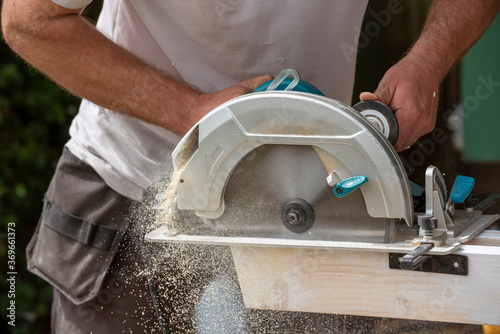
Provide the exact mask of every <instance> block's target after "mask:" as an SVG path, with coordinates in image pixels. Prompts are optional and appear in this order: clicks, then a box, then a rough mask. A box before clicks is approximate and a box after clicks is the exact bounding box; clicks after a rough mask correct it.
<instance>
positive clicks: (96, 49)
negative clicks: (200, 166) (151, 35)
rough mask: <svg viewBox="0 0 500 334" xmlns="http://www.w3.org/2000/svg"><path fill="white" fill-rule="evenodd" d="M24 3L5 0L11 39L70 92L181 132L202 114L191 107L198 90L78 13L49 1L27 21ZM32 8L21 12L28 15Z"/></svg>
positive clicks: (40, 67)
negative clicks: (118, 42) (64, 10)
mask: <svg viewBox="0 0 500 334" xmlns="http://www.w3.org/2000/svg"><path fill="white" fill-rule="evenodd" d="M8 6H13V7H10V8H9V7H8ZM16 6H17V8H16ZM23 6H24V7H27V5H26V4H25V2H24V1H16V0H9V1H6V2H5V3H4V13H5V12H10V13H9V17H10V18H11V20H7V23H5V24H4V33H5V37H6V40H7V41H8V43H9V44H10V45H11V47H12V48H13V49H14V51H16V52H17V53H18V54H19V55H20V56H21V57H23V58H24V59H25V60H26V61H27V62H28V63H30V64H31V65H33V66H34V67H36V68H37V69H39V70H40V71H42V72H43V73H45V74H46V75H47V76H49V77H50V78H51V79H52V80H54V81H55V82H57V83H59V84H60V85H61V86H63V87H64V88H66V89H67V90H69V91H70V92H71V93H73V94H75V95H77V96H80V97H85V98H87V99H89V100H91V101H92V102H94V103H96V104H98V105H101V106H103V107H105V108H109V109H111V110H114V111H117V112H120V113H125V114H128V115H130V116H133V117H137V118H140V119H143V120H145V121H148V122H151V123H153V124H157V125H160V126H163V127H165V128H168V129H171V130H172V131H174V132H177V133H178V134H183V133H184V132H185V131H186V130H187V129H188V128H189V126H191V125H192V124H193V123H194V122H195V121H197V119H199V117H200V115H192V110H193V109H194V108H191V106H193V105H194V104H195V101H196V99H197V98H198V97H199V96H200V93H199V92H197V91H196V90H194V89H192V88H191V87H189V86H187V85H184V84H181V83H179V82H177V81H175V80H173V79H171V78H170V77H168V76H167V75H165V74H163V73H161V72H160V71H158V70H156V69H155V68H153V67H151V66H150V65H148V64H147V63H145V62H144V61H142V60H140V59H139V58H137V57H136V56H134V55H133V54H131V53H129V52H127V51H126V50H124V49H123V48H121V47H120V46H118V45H116V44H115V43H113V42H112V41H110V40H109V39H107V38H106V37H105V36H103V35H102V34H101V33H99V32H98V31H97V30H96V29H95V28H94V27H93V26H92V25H91V24H90V23H89V22H87V21H86V20H85V19H84V18H83V17H81V16H80V15H79V14H78V13H72V12H68V13H63V14H61V13H60V10H61V9H60V7H55V6H56V5H54V4H53V3H51V2H49V1H45V3H44V5H43V6H42V7H41V8H38V9H37V10H36V11H34V12H33V14H32V15H31V16H32V19H31V22H26V21H25V20H23V19H16V14H15V13H18V12H19V11H20V9H21V8H20V7H23ZM29 10H30V8H23V10H22V11H23V12H24V13H25V14H24V15H26V12H27V11H29ZM12 13H14V14H12ZM9 22H10V23H9ZM5 30H6V31H5ZM190 118H192V119H190Z"/></svg>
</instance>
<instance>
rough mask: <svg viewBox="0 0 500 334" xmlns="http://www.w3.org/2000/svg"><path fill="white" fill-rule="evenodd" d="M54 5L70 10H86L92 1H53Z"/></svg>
mask: <svg viewBox="0 0 500 334" xmlns="http://www.w3.org/2000/svg"><path fill="white" fill-rule="evenodd" d="M52 2H53V3H55V4H57V5H59V6H61V7H64V8H68V9H78V8H85V7H87V5H88V4H89V3H91V2H92V0H52Z"/></svg>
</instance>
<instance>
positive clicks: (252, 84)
mask: <svg viewBox="0 0 500 334" xmlns="http://www.w3.org/2000/svg"><path fill="white" fill-rule="evenodd" d="M272 79H273V77H272V76H271V75H262V76H259V77H255V78H252V79H248V80H245V81H242V82H240V83H238V84H236V85H234V86H231V87H228V88H226V89H224V90H221V91H219V92H215V93H209V94H201V93H200V94H199V96H198V98H197V99H195V100H194V102H193V105H192V106H191V109H192V110H191V111H190V112H188V114H190V115H192V118H191V120H190V121H189V122H186V126H185V128H184V129H183V131H184V132H187V131H188V130H189V129H190V128H191V127H192V126H193V125H194V124H195V123H196V122H198V121H199V120H200V119H201V118H202V117H203V116H205V115H206V114H207V113H208V112H210V111H211V110H212V109H214V108H216V107H217V106H219V105H221V104H223V103H224V102H227V101H229V100H231V99H234V98H236V97H238V96H241V95H245V94H248V93H252V92H253V91H254V90H255V89H257V87H259V86H260V85H262V84H263V83H265V82H267V81H269V80H272Z"/></svg>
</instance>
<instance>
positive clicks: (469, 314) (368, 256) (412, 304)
mask: <svg viewBox="0 0 500 334" xmlns="http://www.w3.org/2000/svg"><path fill="white" fill-rule="evenodd" d="M495 242H496V240H495ZM231 249H232V252H233V257H234V261H235V265H236V271H237V273H238V279H239V282H240V286H241V289H242V293H243V297H244V300H245V305H246V307H248V308H256V309H271V310H282V311H298V312H314V313H330V314H346V315H361V316H374V317H388V318H404V319H416V320H429V321H446V322H458V323H471V324H490V325H500V247H495V246H478V245H464V246H462V247H461V248H460V250H459V251H458V252H457V253H459V254H462V255H466V256H468V258H469V275H468V276H457V275H445V274H436V273H424V272H409V271H402V270H393V269H389V266H388V255H387V254H385V253H376V252H365V251H333V250H313V249H292V248H268V247H248V246H231Z"/></svg>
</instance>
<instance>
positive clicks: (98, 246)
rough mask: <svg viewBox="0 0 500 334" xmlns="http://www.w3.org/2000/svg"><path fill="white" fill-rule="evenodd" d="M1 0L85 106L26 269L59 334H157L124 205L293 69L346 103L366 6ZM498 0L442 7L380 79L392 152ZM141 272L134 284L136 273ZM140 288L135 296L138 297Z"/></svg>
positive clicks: (12, 41)
mask: <svg viewBox="0 0 500 334" xmlns="http://www.w3.org/2000/svg"><path fill="white" fill-rule="evenodd" d="M90 1H91V0H53V1H50V0H4V4H3V17H2V30H3V33H4V37H5V39H6V41H7V42H8V43H9V45H10V46H11V47H12V49H13V50H14V51H15V52H17V53H18V54H19V55H20V56H21V57H23V58H24V59H26V61H27V62H29V63H30V64H32V65H33V66H35V67H36V68H38V69H39V70H40V71H42V72H43V73H45V74H46V75H47V76H48V77H50V78H51V79H53V80H54V81H55V82H57V83H59V84H60V85H61V86H63V87H64V88H66V89H67V90H68V91H70V92H71V93H73V94H75V95H77V96H80V97H82V98H84V100H83V101H82V105H81V108H80V112H79V114H78V115H77V116H76V117H75V120H74V122H73V124H72V126H71V129H70V133H71V137H72V139H71V140H70V141H69V142H68V143H67V145H66V149H65V151H64V153H63V156H62V158H61V161H60V162H59V165H58V168H57V170H56V174H55V176H54V178H53V181H52V183H51V186H50V187H49V190H48V191H47V195H46V199H45V208H44V213H43V215H42V219H41V222H40V224H39V226H38V229H37V232H36V234H35V236H34V238H33V240H32V242H31V243H30V245H29V247H28V257H29V267H30V270H32V271H33V272H35V273H36V274H38V275H39V276H41V277H43V278H44V279H45V280H47V281H48V282H50V283H51V284H52V285H54V287H55V288H56V289H55V294H54V303H53V330H54V332H56V333H67V332H72V333H84V332H85V333H88V332H92V333H108V332H122V331H123V332H134V333H136V332H139V331H142V332H154V331H155V330H158V328H157V324H156V323H155V322H154V318H155V314H154V310H153V308H152V306H151V305H150V302H149V300H147V299H146V300H144V298H139V301H138V303H139V305H136V304H135V299H136V297H135V296H134V295H133V293H135V294H137V295H143V294H147V287H146V286H145V281H144V280H141V279H137V280H132V281H128V280H127V281H125V277H126V274H124V272H125V271H126V269H127V268H131V269H130V270H133V268H134V265H133V261H131V260H130V259H129V258H127V256H126V254H127V249H126V248H127V247H126V242H124V241H123V238H122V236H123V234H124V233H125V231H126V228H127V223H126V220H125V219H124V218H123V216H124V214H125V213H126V211H127V210H128V206H129V205H130V200H133V201H140V200H141V196H142V192H143V190H144V189H145V188H146V187H148V186H149V185H150V184H152V183H154V182H155V181H157V178H158V177H159V175H162V174H164V173H165V172H164V171H165V170H166V169H168V168H169V166H170V161H169V160H168V157H169V153H170V152H171V150H172V149H173V148H174V147H175V144H176V142H177V141H178V139H179V136H182V135H183V134H185V133H186V132H187V131H188V129H190V128H191V127H192V126H193V125H194V124H195V123H196V122H197V121H198V120H199V119H200V118H201V117H203V116H204V115H205V114H206V113H207V112H209V111H210V110H212V109H213V108H214V107H216V106H218V105H220V104H221V103H223V102H225V101H227V100H229V99H231V98H234V97H237V96H240V95H243V94H246V93H250V92H252V91H253V90H254V89H255V88H256V87H258V86H259V85H260V84H262V83H263V82H265V81H267V80H269V79H270V78H271V77H270V76H269V74H276V73H279V71H280V70H281V69H283V68H295V69H297V70H298V71H299V72H300V73H301V75H302V77H303V78H304V79H305V80H307V81H309V82H311V83H313V84H314V85H316V86H317V87H318V88H319V89H320V90H322V91H323V92H324V93H325V94H326V95H327V96H330V97H332V98H334V99H337V100H340V101H342V102H345V103H347V104H350V102H351V101H350V98H351V94H352V84H353V81H354V63H355V62H354V61H351V62H347V60H346V59H345V57H344V56H343V54H342V50H341V48H340V47H339V45H340V44H341V43H342V42H343V41H349V42H350V41H352V40H355V39H356V38H355V37H356V32H355V31H356V30H355V29H354V28H355V27H359V26H361V21H362V18H363V14H364V10H365V7H366V3H367V0H359V1H347V0H336V1H334V0H314V1H302V0H289V1H286V2H285V1H263V0H252V1H245V0H215V1H194V0H183V1H175V0H149V1H140V0H122V1H105V2H104V6H103V10H102V13H101V16H100V18H99V22H98V24H97V29H95V28H94V27H93V26H92V25H91V24H89V23H88V22H87V21H86V20H85V19H84V18H82V17H81V16H80V14H81V12H82V10H83V8H84V7H85V6H86V5H87V4H88V3H89V2H90ZM499 7H500V1H493V0H473V1H472V0H435V1H434V2H433V4H432V6H431V8H430V11H429V14H428V18H427V22H426V24H425V26H424V29H423V31H422V34H421V36H420V38H419V39H418V41H417V42H416V43H415V45H414V46H413V48H412V49H411V51H410V52H409V53H408V54H407V55H406V56H405V57H404V58H403V59H402V60H401V61H400V62H398V63H397V64H396V65H394V66H393V67H392V68H391V69H390V70H389V71H388V72H387V73H386V75H385V76H384V77H383V79H382V80H381V82H380V84H379V87H378V88H377V90H376V91H375V92H374V93H373V94H372V93H363V94H361V96H360V98H361V100H370V99H377V100H380V101H381V102H383V103H385V104H387V105H389V107H391V109H392V110H394V111H395V113H396V117H397V118H398V121H399V124H400V136H399V139H398V142H397V143H396V145H395V148H396V149H397V150H398V151H401V150H404V149H406V148H408V147H409V146H411V145H412V144H413V143H414V142H415V141H416V140H417V139H418V138H419V137H420V136H421V135H423V134H425V133H427V132H429V131H431V130H432V129H433V127H434V124H435V120H436V113H437V104H438V95H439V91H438V89H439V84H440V82H441V81H442V79H443V78H444V76H445V75H446V73H447V72H448V71H449V69H450V68H451V67H452V66H453V65H454V64H455V63H456V62H457V61H458V60H459V58H460V57H461V56H462V55H463V54H464V53H465V52H466V51H467V50H468V48H469V47H470V46H471V45H472V44H473V43H474V42H475V41H476V40H477V39H478V38H479V36H480V35H481V33H482V32H483V31H484V30H485V29H486V27H487V26H488V25H489V23H490V22H491V21H492V19H493V18H494V16H495V14H496V12H497V11H498V8H499ZM132 276H133V275H132ZM131 291H135V292H131Z"/></svg>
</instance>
